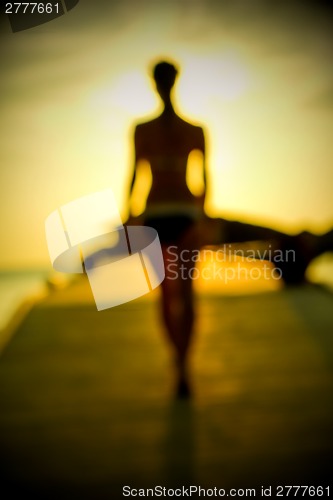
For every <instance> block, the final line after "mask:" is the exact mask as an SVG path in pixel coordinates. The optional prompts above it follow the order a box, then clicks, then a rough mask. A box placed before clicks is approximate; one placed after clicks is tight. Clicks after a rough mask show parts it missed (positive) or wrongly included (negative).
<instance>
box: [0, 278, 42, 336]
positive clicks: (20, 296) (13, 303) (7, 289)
mask: <svg viewBox="0 0 333 500" xmlns="http://www.w3.org/2000/svg"><path fill="white" fill-rule="evenodd" d="M48 275H49V271H48V270H43V269H40V270H20V271H2V272H0V332H1V330H3V329H4V328H5V326H6V325H7V324H8V322H9V321H10V319H11V317H12V316H13V315H14V314H15V311H16V310H17V308H18V307H19V306H20V304H21V303H22V302H23V300H24V299H26V298H27V297H29V296H32V295H36V294H40V293H42V292H44V291H46V284H45V283H46V278H47V277H48Z"/></svg>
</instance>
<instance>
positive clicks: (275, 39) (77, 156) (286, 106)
mask: <svg viewBox="0 0 333 500" xmlns="http://www.w3.org/2000/svg"><path fill="white" fill-rule="evenodd" d="M331 30H332V11H331V7H330V4H329V3H328V2H327V3H326V2H324V1H321V2H313V1H311V0H309V1H302V2H300V1H297V0H291V1H280V2H267V1H264V0H253V1H251V2H246V1H242V0H234V1H228V0H225V1H213V0H194V1H192V0H191V1H187V0H179V1H171V2H167V3H166V2H161V1H154V2H153V1H146V0H143V1H141V2H140V5H139V4H138V3H137V2H134V1H130V0H124V1H121V2H120V1H110V2H109V1H103V0H98V1H97V2H93V3H92V2H88V1H87V0H81V1H80V2H79V4H77V5H76V7H75V9H73V10H71V11H69V12H68V13H67V14H66V15H63V16H61V17H59V18H58V19H55V20H53V21H52V22H49V23H47V24H43V25H40V26H37V27H35V28H32V29H29V30H26V31H21V32H17V33H12V32H11V29H10V25H9V22H8V19H7V18H5V16H4V14H2V19H1V47H0V53H1V61H2V62H1V81H0V87H1V98H0V99H1V109H2V112H1V118H0V130H1V134H0V141H1V142H0V154H1V171H0V178H1V181H0V185H1V201H0V203H1V221H2V223H1V225H2V243H1V248H0V269H1V270H2V271H7V275H6V276H5V277H6V278H8V271H13V270H19V271H20V272H22V271H23V270H25V271H26V270H30V274H29V277H27V275H25V277H24V281H25V282H26V283H27V279H29V280H30V282H29V287H31V279H34V277H33V276H32V274H31V270H33V271H36V270H37V269H40V268H43V270H44V269H45V270H46V271H50V270H51V269H50V265H49V258H48V253H47V247H46V242H45V236H44V221H45V218H46V217H47V216H48V214H49V213H50V212H52V211H53V210H54V209H55V208H57V207H59V206H60V205H62V204H64V203H67V202H69V201H71V200H74V199H76V198H78V197H80V196H83V195H85V194H89V193H91V192H94V191H99V190H102V189H105V188H107V187H111V188H112V189H113V191H114V193H115V195H116V198H117V202H118V206H119V207H120V209H121V211H122V214H123V217H124V218H125V217H126V215H127V207H126V201H127V199H126V195H127V188H128V182H129V176H130V170H131V166H132V153H133V151H132V133H133V129H134V123H135V121H137V120H139V119H142V117H143V116H151V115H152V114H154V113H156V111H157V110H158V105H159V104H158V101H157V98H156V96H155V94H154V92H153V87H152V82H151V80H150V75H149V71H150V68H151V66H152V63H153V62H154V61H156V60H157V58H160V57H169V58H171V59H173V60H175V61H176V62H178V64H179V66H180V68H181V74H180V78H179V82H178V86H177V88H176V95H175V99H176V103H177V110H178V112H179V113H181V114H182V115H183V116H185V117H187V118H188V119H189V120H192V121H194V122H197V123H200V124H202V125H203V126H204V127H205V130H206V136H207V137H206V139H207V143H208V166H209V171H210V185H209V197H208V201H207V204H206V210H207V213H208V214H209V215H212V216H217V215H220V216H224V217H231V218H239V219H241V220H244V221H246V222H252V223H258V224H260V223H261V224H266V225H271V226H272V227H274V228H276V229H281V230H284V231H287V232H297V231H300V230H302V229H308V230H311V231H314V232H316V233H321V232H324V231H326V230H327V229H329V227H330V226H331V225H332V221H333V202H332V191H331V187H332V180H333V178H332V177H333V173H332V172H333V170H332V156H333V153H332V146H331V136H332V122H333V74H332V64H331V61H332V50H333V47H332V36H331V32H332V31H331ZM328 270H329V272H327V271H328ZM43 272H44V271H43ZM311 273H312V274H311V276H312V279H314V280H315V281H316V280H317V281H322V280H324V281H330V279H329V278H327V276H328V275H330V274H332V261H331V260H330V259H329V258H328V257H324V258H322V259H321V261H320V265H319V266H317V267H315V269H312V270H311ZM35 276H36V275H35ZM21 277H22V275H21ZM15 279H16V280H17V279H18V277H17V275H16V277H15ZM38 279H39V275H38ZM12 283H13V282H12ZM22 283H23V282H22ZM206 285H207V284H206ZM8 286H9V281H8V279H6V284H5V287H6V289H7V296H8ZM13 287H14V288H15V289H16V290H17V283H16V285H15V286H14V285H13ZM14 288H13V289H14Z"/></svg>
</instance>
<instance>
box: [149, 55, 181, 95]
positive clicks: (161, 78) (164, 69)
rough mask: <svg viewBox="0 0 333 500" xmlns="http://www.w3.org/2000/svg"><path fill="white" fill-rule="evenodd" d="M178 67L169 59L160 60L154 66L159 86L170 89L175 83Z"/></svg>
mask: <svg viewBox="0 0 333 500" xmlns="http://www.w3.org/2000/svg"><path fill="white" fill-rule="evenodd" d="M177 75H178V69H177V68H176V66H175V65H174V64H172V63H169V62H167V61H160V62H158V63H157V64H156V65H155V66H154V68H153V77H154V80H155V82H156V84H157V85H158V86H159V87H162V88H165V89H168V90H170V89H171V88H172V87H173V84H174V83H175V80H176V76H177Z"/></svg>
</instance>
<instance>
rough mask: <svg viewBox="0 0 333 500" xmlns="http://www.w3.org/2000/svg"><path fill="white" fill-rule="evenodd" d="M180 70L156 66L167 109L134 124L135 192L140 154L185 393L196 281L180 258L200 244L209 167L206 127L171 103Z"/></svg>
mask: <svg viewBox="0 0 333 500" xmlns="http://www.w3.org/2000/svg"><path fill="white" fill-rule="evenodd" d="M177 73H178V71H177V68H176V67H175V65H173V64H171V63H169V62H164V61H163V62H160V63H158V64H157V65H156V66H155V68H154V71H153V77H154V80H155V84H156V90H157V92H158V94H159V96H160V98H161V100H162V102H163V106H164V109H163V111H162V113H161V114H160V115H159V116H158V117H157V118H155V119H153V120H151V121H148V122H145V123H141V124H139V125H137V126H136V129H135V135H134V144H135V165H134V175H133V180H132V184H131V192H132V190H133V186H134V184H135V178H136V170H137V165H138V164H139V162H140V160H146V161H148V162H149V164H150V169H151V174H152V186H151V190H150V192H149V194H148V198H147V203H146V209H145V212H144V223H145V225H147V226H151V227H153V228H155V229H156V230H157V231H158V234H159V238H160V242H161V245H162V250H163V256H164V264H165V272H166V277H165V280H164V281H163V283H162V313H163V319H164V324H165V327H166V331H167V335H168V338H169V339H170V341H171V344H172V346H173V348H174V351H175V355H176V360H175V361H176V370H177V387H176V391H177V394H178V396H180V397H186V396H188V395H189V393H190V388H189V380H188V373H187V360H188V350H189V347H190V343H191V339H192V334H193V322H194V307H193V283H192V279H190V277H189V276H188V272H187V271H189V269H190V267H193V265H194V264H193V262H191V259H189V262H187V260H188V259H182V258H181V255H182V254H181V252H182V250H184V249H185V248H186V249H187V250H191V249H194V248H198V234H197V226H198V224H197V223H198V221H199V220H200V218H201V217H202V215H203V203H204V199H205V192H206V169H205V161H204V160H205V138H204V133H203V129H202V128H201V127H197V126H195V125H192V124H190V123H188V122H186V121H185V120H183V119H182V118H180V117H179V116H178V115H177V114H176V112H175V110H174V107H173V103H172V89H173V86H174V83H175V80H176V77H177ZM194 150H199V151H200V152H201V153H202V158H203V162H202V178H203V186H204V191H203V193H202V194H201V196H200V197H196V196H194V195H193V194H192V193H191V191H190V190H189V188H188V186H187V183H186V170H187V163H188V157H189V154H190V153H191V152H192V151H194ZM170 247H171V248H172V251H171V249H170ZM180 266H183V267H182V270H180ZM184 266H185V268H184ZM186 267H188V269H186Z"/></svg>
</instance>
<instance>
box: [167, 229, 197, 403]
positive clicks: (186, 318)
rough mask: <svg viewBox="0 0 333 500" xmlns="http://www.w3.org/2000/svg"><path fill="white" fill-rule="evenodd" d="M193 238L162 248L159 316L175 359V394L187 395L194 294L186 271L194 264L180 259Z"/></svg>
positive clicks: (188, 272)
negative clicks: (162, 279) (162, 267)
mask: <svg viewBox="0 0 333 500" xmlns="http://www.w3.org/2000/svg"><path fill="white" fill-rule="evenodd" d="M193 243H194V242H193V238H188V239H186V238H184V239H183V241H182V242H181V244H180V245H179V246H176V245H173V247H172V254H171V253H170V252H169V247H165V248H164V249H163V255H164V264H165V279H164V281H163V283H162V313H163V320H164V324H165V326H166V331H167V335H168V338H169V340H170V342H171V344H172V347H173V349H174V352H175V356H176V370H177V395H178V396H179V397H187V396H189V394H190V388H189V380H188V357H189V349H190V345H191V341H192V337H193V326H194V317H195V314H194V294H193V282H192V279H191V273H190V269H191V267H193V266H194V263H193V262H192V261H191V260H189V261H187V259H182V251H183V250H184V249H186V250H191V248H193ZM189 247H190V248H189Z"/></svg>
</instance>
